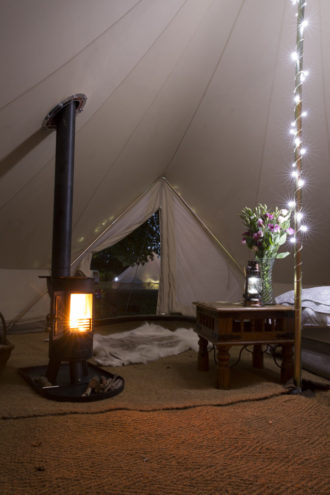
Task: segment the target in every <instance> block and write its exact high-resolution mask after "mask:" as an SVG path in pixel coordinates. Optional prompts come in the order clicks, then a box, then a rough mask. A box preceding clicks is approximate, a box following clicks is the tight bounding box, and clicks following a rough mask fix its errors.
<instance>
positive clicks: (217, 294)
mask: <svg viewBox="0 0 330 495" xmlns="http://www.w3.org/2000/svg"><path fill="white" fill-rule="evenodd" d="M157 210H159V211H160V237H161V258H160V259H161V270H160V287H159V296H158V308H157V310H158V312H159V313H166V314H168V313H182V314H184V315H193V314H194V312H195V311H194V306H193V304H192V303H193V301H197V300H200V299H202V300H233V299H235V300H237V299H238V298H240V297H241V293H242V290H243V276H242V270H240V267H239V265H238V264H236V262H235V260H234V259H231V258H230V256H229V253H226V251H225V249H224V248H223V247H222V246H221V244H220V243H219V242H217V241H216V240H215V239H212V238H211V237H210V234H209V233H208V232H206V231H205V230H204V229H203V227H202V225H201V223H200V222H199V220H198V218H197V217H196V216H195V215H194V214H193V212H191V211H190V209H189V208H188V206H187V205H186V204H185V203H184V201H183V200H182V199H181V198H180V197H179V196H178V194H177V193H175V191H174V190H173V188H172V187H171V186H170V185H169V184H168V182H167V180H166V179H164V178H162V179H160V180H159V181H157V182H156V183H155V184H154V185H153V186H152V187H151V188H150V189H149V191H147V192H146V193H145V194H144V195H143V196H142V197H140V198H139V199H138V200H137V201H135V202H134V204H133V205H131V207H130V208H129V209H128V210H127V211H126V212H125V213H124V214H123V215H121V217H120V218H118V220H117V221H116V222H114V223H113V224H112V225H111V226H110V227H109V229H107V231H106V232H104V233H103V234H102V236H100V238H99V239H98V240H96V241H95V242H94V243H93V244H92V245H91V246H90V247H89V248H88V249H87V250H86V252H85V253H83V255H82V256H81V258H78V259H77V260H76V262H75V266H77V267H79V269H80V270H81V271H83V272H84V273H85V274H90V272H89V267H90V262H91V257H92V254H93V252H95V251H99V250H102V249H105V248H107V247H109V246H112V245H114V244H115V243H116V242H118V241H120V240H121V239H122V238H123V237H125V236H126V235H128V234H129V233H130V232H132V231H133V230H134V229H135V228H137V227H139V226H140V225H142V224H143V223H144V222H145V221H146V220H147V219H148V218H150V217H151V215H152V214H153V213H154V212H155V211H157Z"/></svg>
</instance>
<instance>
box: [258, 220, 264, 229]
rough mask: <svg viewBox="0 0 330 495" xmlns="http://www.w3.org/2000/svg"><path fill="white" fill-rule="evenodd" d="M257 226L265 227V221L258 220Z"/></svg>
mask: <svg viewBox="0 0 330 495" xmlns="http://www.w3.org/2000/svg"><path fill="white" fill-rule="evenodd" d="M257 224H258V225H259V226H260V227H262V226H263V224H264V221H263V219H262V218H259V219H258V222H257Z"/></svg>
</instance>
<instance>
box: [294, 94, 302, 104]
mask: <svg viewBox="0 0 330 495" xmlns="http://www.w3.org/2000/svg"><path fill="white" fill-rule="evenodd" d="M293 100H294V102H295V103H296V104H297V105H298V103H300V96H299V95H296V96H295V97H294V99H293Z"/></svg>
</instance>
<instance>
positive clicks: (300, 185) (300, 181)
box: [298, 179, 305, 188]
mask: <svg viewBox="0 0 330 495" xmlns="http://www.w3.org/2000/svg"><path fill="white" fill-rule="evenodd" d="M304 185H305V181H304V179H299V180H298V187H299V188H301V187H304Z"/></svg>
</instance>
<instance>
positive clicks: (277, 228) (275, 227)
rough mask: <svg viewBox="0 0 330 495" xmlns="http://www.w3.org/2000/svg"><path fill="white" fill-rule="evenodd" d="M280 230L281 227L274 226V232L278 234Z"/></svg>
mask: <svg viewBox="0 0 330 495" xmlns="http://www.w3.org/2000/svg"><path fill="white" fill-rule="evenodd" d="M280 230H281V227H280V226H279V225H278V224H276V225H274V232H280Z"/></svg>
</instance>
